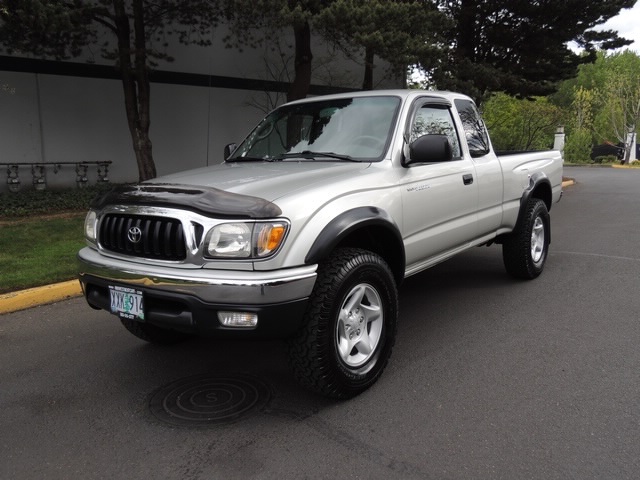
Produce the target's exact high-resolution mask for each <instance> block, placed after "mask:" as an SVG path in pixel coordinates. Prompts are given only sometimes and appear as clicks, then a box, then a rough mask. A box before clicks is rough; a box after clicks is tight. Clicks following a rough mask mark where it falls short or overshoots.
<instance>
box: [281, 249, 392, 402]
mask: <svg viewBox="0 0 640 480" xmlns="http://www.w3.org/2000/svg"><path fill="white" fill-rule="evenodd" d="M397 316H398V293H397V288H396V284H395V280H394V277H393V274H392V273H391V270H390V269H389V267H388V265H387V264H386V262H385V261H384V260H383V259H382V258H381V257H380V256H378V255H376V254H375V253H372V252H369V251H367V250H362V249H356V248H345V249H339V250H337V251H336V252H334V253H333V254H332V255H331V256H330V257H329V258H328V259H327V260H325V261H324V262H322V263H321V264H320V265H319V272H318V279H317V280H316V285H315V287H314V290H313V293H312V294H311V299H310V301H309V307H308V308H307V313H306V314H305V319H304V326H303V327H302V329H301V330H300V331H299V332H298V334H297V335H296V336H295V337H294V338H293V339H291V340H290V341H289V344H288V353H289V360H290V363H291V366H292V368H293V372H294V376H295V378H296V379H297V380H298V382H300V384H302V385H303V386H305V387H307V388H309V389H311V390H313V391H315V392H317V393H320V394H321V395H325V396H328V397H332V398H350V397H353V396H355V395H358V394H359V393H361V392H363V391H364V390H366V389H367V388H369V387H370V386H371V385H373V384H374V383H375V382H376V381H377V380H378V378H379V377H380V375H381V374H382V371H383V370H384V368H385V367H386V365H387V362H388V361H389V357H390V356H391V350H392V348H393V344H394V342H395V336H396V330H397Z"/></svg>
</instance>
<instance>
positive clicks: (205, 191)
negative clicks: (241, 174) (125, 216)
mask: <svg viewBox="0 0 640 480" xmlns="http://www.w3.org/2000/svg"><path fill="white" fill-rule="evenodd" d="M107 205H141V206H150V207H166V208H181V209H185V210H190V211H193V212H196V213H200V214H202V215H205V216H208V217H221V218H273V217H278V216H280V215H282V211H281V210H280V207H278V206H277V205H275V204H273V203H271V202H269V201H268V200H264V199H263V198H258V197H252V196H249V195H241V194H238V193H230V192H225V191H224V190H219V189H217V188H212V187H194V186H190V185H170V184H161V183H153V184H152V183H150V184H139V185H124V186H119V187H116V188H114V189H113V190H111V191H110V192H108V193H106V194H104V195H102V196H101V197H98V198H96V199H95V200H94V201H93V202H92V204H91V208H94V209H96V210H101V209H102V208H104V207H106V206H107Z"/></svg>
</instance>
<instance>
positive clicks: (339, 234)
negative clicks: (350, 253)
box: [305, 207, 405, 284]
mask: <svg viewBox="0 0 640 480" xmlns="http://www.w3.org/2000/svg"><path fill="white" fill-rule="evenodd" d="M341 243H342V244H344V245H345V246H353V247H361V248H367V249H370V250H372V251H374V252H376V253H378V254H379V255H381V256H382V257H383V258H384V259H385V260H386V261H387V263H388V264H389V267H390V268H391V270H392V271H393V273H394V277H395V278H396V282H398V284H399V283H401V281H402V280H403V279H404V269H405V252H404V243H403V240H402V235H401V234H400V229H399V228H398V225H396V222H395V221H394V220H393V218H391V216H390V215H389V214H388V213H387V212H386V211H384V210H381V209H379V208H377V207H358V208H353V209H351V210H347V211H346V212H343V213H341V214H340V215H338V216H337V217H336V218H334V219H333V220H332V221H331V222H330V223H329V224H327V226H326V227H324V229H323V230H322V232H320V235H318V238H316V240H315V241H314V242H313V245H312V246H311V248H310V249H309V252H308V253H307V256H306V257H305V263H307V264H312V263H318V262H319V261H320V260H322V259H323V258H324V257H326V256H328V255H329V254H330V252H331V251H332V250H334V249H335V248H336V247H337V246H338V245H340V244H341Z"/></svg>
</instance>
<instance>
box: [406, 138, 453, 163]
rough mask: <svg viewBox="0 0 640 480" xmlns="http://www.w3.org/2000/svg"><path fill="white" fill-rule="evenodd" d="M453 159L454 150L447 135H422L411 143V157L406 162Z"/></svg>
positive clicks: (430, 161)
mask: <svg viewBox="0 0 640 480" xmlns="http://www.w3.org/2000/svg"><path fill="white" fill-rule="evenodd" d="M452 159H453V151H452V150H451V144H450V143H449V139H448V138H447V136H446V135H422V136H421V137H418V138H416V139H415V140H414V141H413V142H412V143H411V144H410V145H409V158H407V159H406V160H405V162H404V164H405V165H411V164H414V163H434V162H448V161H450V160H452Z"/></svg>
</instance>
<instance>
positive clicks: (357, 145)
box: [229, 97, 400, 161]
mask: <svg viewBox="0 0 640 480" xmlns="http://www.w3.org/2000/svg"><path fill="white" fill-rule="evenodd" d="M399 105H400V99H399V98H397V97H357V98H341V99H336V100H319V101H317V102H309V103H301V104H297V105H287V106H283V107H280V108H278V109H277V110H275V111H273V112H271V113H270V114H269V115H268V116H267V117H266V118H265V119H264V120H263V121H262V122H260V124H259V125H258V126H257V127H256V128H255V130H254V131H253V132H251V134H250V135H249V136H248V137H247V139H246V140H245V141H244V142H243V143H242V144H241V145H240V146H239V147H238V149H237V150H236V151H235V153H234V155H233V157H232V158H230V159H229V161H240V160H272V161H274V160H284V159H296V160H298V159H312V160H332V161H336V160H351V161H354V160H355V161H375V160H381V159H382V156H383V155H384V153H385V150H386V147H387V145H388V140H389V137H390V135H391V130H392V128H393V125H394V120H395V118H396V113H397V110H398V106H399Z"/></svg>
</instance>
